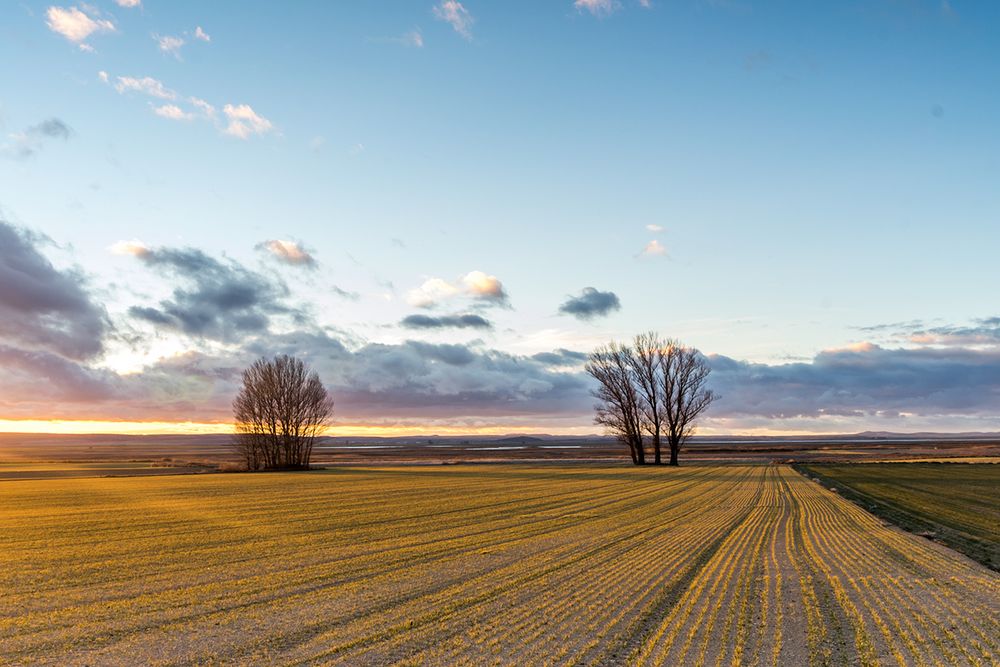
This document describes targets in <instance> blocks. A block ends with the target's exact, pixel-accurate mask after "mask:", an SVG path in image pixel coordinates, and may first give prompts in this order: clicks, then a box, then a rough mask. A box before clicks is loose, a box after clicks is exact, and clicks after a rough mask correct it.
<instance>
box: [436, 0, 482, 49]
mask: <svg viewBox="0 0 1000 667" xmlns="http://www.w3.org/2000/svg"><path fill="white" fill-rule="evenodd" d="M434 16H435V17H436V18H437V19H438V20H440V21H444V22H446V23H448V24H449V25H451V27H452V28H454V30H455V32H457V33H458V34H459V35H461V36H462V37H464V38H465V39H469V40H471V39H472V24H473V23H475V22H476V20H475V19H474V18H473V17H472V14H470V13H469V10H468V9H466V8H465V7H464V6H463V5H462V3H461V2H457V0H442V1H441V2H440V3H438V4H437V5H435V6H434Z"/></svg>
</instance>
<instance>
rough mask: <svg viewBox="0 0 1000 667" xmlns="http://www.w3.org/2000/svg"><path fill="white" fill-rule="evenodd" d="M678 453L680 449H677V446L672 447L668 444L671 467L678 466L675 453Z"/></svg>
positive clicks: (672, 445)
mask: <svg viewBox="0 0 1000 667" xmlns="http://www.w3.org/2000/svg"><path fill="white" fill-rule="evenodd" d="M678 451H680V447H678V446H676V445H674V444H673V443H671V444H670V465H672V466H675V465H679V464H678V463H677V453H678Z"/></svg>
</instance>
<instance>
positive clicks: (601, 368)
mask: <svg viewBox="0 0 1000 667" xmlns="http://www.w3.org/2000/svg"><path fill="white" fill-rule="evenodd" d="M631 358H632V350H631V349H630V348H629V347H627V346H625V345H621V344H619V343H615V342H612V343H609V344H608V345H602V346H601V347H599V348H597V349H596V350H594V351H593V352H592V353H591V355H590V359H589V360H588V361H587V366H586V370H587V373H589V374H590V375H591V376H592V377H593V378H594V379H595V380H597V383H598V384H597V389H595V390H594V397H595V398H596V399H597V401H598V402H597V405H596V406H595V407H594V409H595V410H596V412H597V414H596V416H595V417H594V422H595V423H597V424H601V425H602V426H604V427H605V428H606V429H607V430H608V431H609V432H610V433H612V434H613V435H615V436H616V437H617V438H618V439H619V440H620V441H621V442H623V443H625V444H626V445H628V448H629V454H631V456H632V463H634V464H636V465H642V464H644V463H645V462H646V451H645V449H644V447H643V443H642V411H641V408H640V405H639V401H640V398H639V394H638V391H637V388H636V383H635V381H634V377H633V375H634V372H633V366H632V362H631Z"/></svg>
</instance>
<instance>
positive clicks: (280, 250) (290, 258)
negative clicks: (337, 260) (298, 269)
mask: <svg viewBox="0 0 1000 667" xmlns="http://www.w3.org/2000/svg"><path fill="white" fill-rule="evenodd" d="M256 247H257V250H263V251H265V252H267V253H269V254H270V255H271V256H272V257H274V258H275V259H277V260H278V261H281V262H284V263H285V264H291V265H292V266H303V267H306V268H315V266H316V258H315V257H313V256H312V255H311V254H309V252H308V251H307V250H306V249H305V248H303V247H302V245H301V244H300V243H298V242H296V241H280V240H277V239H275V240H271V241H264V242H262V243H258V244H257V246H256Z"/></svg>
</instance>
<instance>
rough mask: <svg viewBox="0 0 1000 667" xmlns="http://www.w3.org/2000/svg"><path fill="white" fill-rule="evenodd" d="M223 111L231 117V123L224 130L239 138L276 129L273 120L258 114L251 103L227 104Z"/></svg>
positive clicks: (227, 116)
mask: <svg viewBox="0 0 1000 667" xmlns="http://www.w3.org/2000/svg"><path fill="white" fill-rule="evenodd" d="M222 112H223V113H224V114H226V118H228V119H229V124H228V125H227V126H226V128H225V129H224V130H223V132H225V133H226V134H228V135H230V136H233V137H237V138H239V139H246V138H247V137H249V136H250V135H253V134H267V133H268V132H270V131H271V130H273V129H274V125H272V124H271V121H269V120H268V119H266V118H264V117H262V116H258V115H257V112H255V111H254V110H253V109H252V108H251V107H250V105H249V104H241V105H239V106H233V105H232V104H227V105H226V106H224V107H222Z"/></svg>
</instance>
